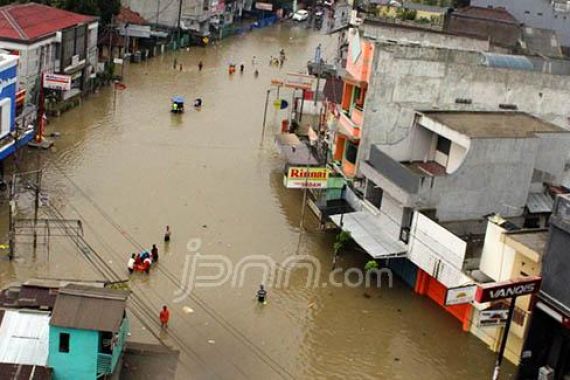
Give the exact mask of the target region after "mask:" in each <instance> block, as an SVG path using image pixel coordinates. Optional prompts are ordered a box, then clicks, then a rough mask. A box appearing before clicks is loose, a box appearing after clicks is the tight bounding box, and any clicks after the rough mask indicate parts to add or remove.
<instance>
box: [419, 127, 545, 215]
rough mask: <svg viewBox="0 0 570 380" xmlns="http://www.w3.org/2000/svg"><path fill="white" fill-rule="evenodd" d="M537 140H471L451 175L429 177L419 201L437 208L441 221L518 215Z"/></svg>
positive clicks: (525, 196) (528, 178)
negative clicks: (490, 215)
mask: <svg viewBox="0 0 570 380" xmlns="http://www.w3.org/2000/svg"><path fill="white" fill-rule="evenodd" d="M538 140H539V139H538V138H527V139H473V140H471V146H470V148H469V150H468V151H467V154H466V156H465V160H464V161H463V164H462V165H461V166H460V167H459V168H458V169H457V170H456V171H455V172H454V173H453V174H448V175H446V176H441V177H428V178H426V180H425V181H424V183H423V184H422V188H421V189H420V192H419V197H418V202H419V203H420V204H421V205H425V206H426V207H433V208H436V209H437V217H438V219H440V220H442V221H450V220H469V219H477V218H481V217H482V216H483V215H487V214H491V213H493V212H499V213H500V214H501V215H503V216H505V217H510V216H518V215H520V214H521V213H522V211H523V207H524V206H525V204H526V201H527V198H528V189H529V187H530V183H531V179H532V175H533V170H534V164H535V158H536V152H537V149H538V143H539V141H538Z"/></svg>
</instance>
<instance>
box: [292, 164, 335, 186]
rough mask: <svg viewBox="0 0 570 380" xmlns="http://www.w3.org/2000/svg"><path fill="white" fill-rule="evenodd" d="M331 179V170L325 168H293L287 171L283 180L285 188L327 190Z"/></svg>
mask: <svg viewBox="0 0 570 380" xmlns="http://www.w3.org/2000/svg"><path fill="white" fill-rule="evenodd" d="M328 178H329V170H328V169H327V168H324V167H318V168H314V167H312V168H308V169H307V168H305V167H302V166H292V167H290V168H289V169H288V170H287V175H285V177H284V178H283V182H284V184H285V187H286V188H288V189H304V188H309V189H325V188H326V187H327V181H328Z"/></svg>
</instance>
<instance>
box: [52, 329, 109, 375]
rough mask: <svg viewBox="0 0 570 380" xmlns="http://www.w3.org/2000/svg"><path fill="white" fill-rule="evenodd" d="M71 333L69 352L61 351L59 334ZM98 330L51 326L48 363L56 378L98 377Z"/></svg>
mask: <svg viewBox="0 0 570 380" xmlns="http://www.w3.org/2000/svg"><path fill="white" fill-rule="evenodd" d="M60 333H69V335H70V338H69V352H68V353H64V352H59V334H60ZM98 351H99V333H98V332H97V331H89V330H76V329H67V328H61V327H57V326H50V329H49V357H48V365H49V366H50V367H52V368H53V375H54V380H75V379H83V380H95V379H96V377H97V352H98Z"/></svg>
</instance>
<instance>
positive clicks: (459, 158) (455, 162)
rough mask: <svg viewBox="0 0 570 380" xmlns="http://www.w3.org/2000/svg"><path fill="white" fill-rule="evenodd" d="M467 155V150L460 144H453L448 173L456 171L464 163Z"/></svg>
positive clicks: (448, 162) (450, 151)
mask: <svg viewBox="0 0 570 380" xmlns="http://www.w3.org/2000/svg"><path fill="white" fill-rule="evenodd" d="M466 153H467V149H465V148H464V147H462V146H461V145H459V144H456V143H454V142H452V143H451V149H450V150H449V159H448V161H447V167H446V169H445V171H446V173H448V174H449V173H453V172H454V171H456V170H457V169H458V168H459V167H460V166H461V164H462V163H463V159H464V157H465V154H466Z"/></svg>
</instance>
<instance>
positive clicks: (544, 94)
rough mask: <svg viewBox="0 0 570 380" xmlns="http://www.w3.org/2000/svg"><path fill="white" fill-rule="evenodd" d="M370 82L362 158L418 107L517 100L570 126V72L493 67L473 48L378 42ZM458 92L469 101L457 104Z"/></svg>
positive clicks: (392, 138)
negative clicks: (569, 99)
mask: <svg viewBox="0 0 570 380" xmlns="http://www.w3.org/2000/svg"><path fill="white" fill-rule="evenodd" d="M373 70H374V73H373V75H372V79H371V83H370V85H369V88H368V98H367V100H366V107H365V108H366V109H365V113H364V125H363V128H362V137H361V144H360V149H359V159H366V158H367V157H368V153H369V149H370V145H371V144H394V143H396V142H398V141H399V140H401V139H403V138H404V137H405V136H406V135H407V134H408V131H409V129H410V126H411V125H412V121H413V118H414V114H415V112H414V110H422V109H436V108H439V109H448V110H500V108H499V104H501V103H507V104H508V103H510V104H516V105H517V106H518V109H519V110H520V111H525V112H528V113H530V114H533V115H535V116H538V117H540V118H542V119H545V120H547V121H550V122H552V123H554V124H556V125H558V126H560V127H563V128H568V126H569V122H568V117H570V102H567V101H566V99H568V98H569V96H570V77H569V76H559V75H550V74H543V73H540V72H531V71H519V70H507V69H497V68H489V67H486V66H483V65H482V64H481V55H480V54H479V53H475V52H468V51H459V50H448V49H440V48H431V47H419V46H412V45H396V44H390V43H377V45H376V49H375V60H374V63H373ZM458 98H462V99H470V100H471V102H472V103H471V104H470V105H464V104H456V103H455V100H456V99H458Z"/></svg>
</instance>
